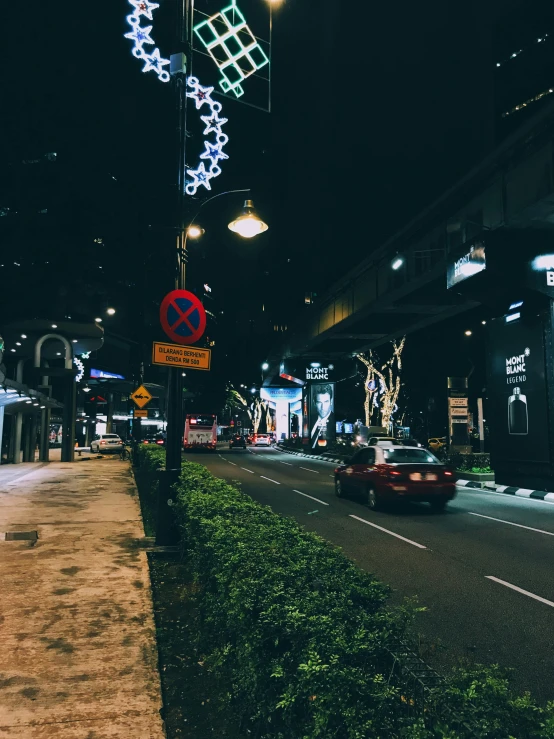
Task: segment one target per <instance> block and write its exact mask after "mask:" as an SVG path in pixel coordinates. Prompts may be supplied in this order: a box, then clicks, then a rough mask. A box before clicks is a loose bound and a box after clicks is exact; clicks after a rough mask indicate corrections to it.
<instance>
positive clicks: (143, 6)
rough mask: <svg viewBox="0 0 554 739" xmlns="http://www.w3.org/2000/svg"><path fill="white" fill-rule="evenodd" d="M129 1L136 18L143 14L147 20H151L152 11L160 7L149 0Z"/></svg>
mask: <svg viewBox="0 0 554 739" xmlns="http://www.w3.org/2000/svg"><path fill="white" fill-rule="evenodd" d="M129 2H130V3H131V5H134V6H135V13H136V16H137V18H139V17H140V16H141V15H143V16H144V17H145V18H148V20H149V21H151V20H153V18H152V11H153V10H156V8H159V7H160V4H159V3H151V2H150V1H149V0H129Z"/></svg>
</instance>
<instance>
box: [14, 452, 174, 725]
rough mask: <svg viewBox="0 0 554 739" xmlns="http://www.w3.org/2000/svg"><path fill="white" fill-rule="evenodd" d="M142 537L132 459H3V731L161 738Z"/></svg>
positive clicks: (148, 591)
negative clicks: (28, 461) (39, 461)
mask: <svg viewBox="0 0 554 739" xmlns="http://www.w3.org/2000/svg"><path fill="white" fill-rule="evenodd" d="M5 532H8V534H10V536H9V537H8V540H5V538H6V537H5V535H4V534H5ZM34 532H36V534H35V533H34ZM14 537H15V538H14ZM19 537H25V538H19ZM36 537H38V538H36ZM143 537H144V532H143V528H142V521H141V518H140V509H139V503H138V497H137V493H136V488H135V484H134V481H133V478H132V475H131V471H130V467H129V463H128V462H121V461H120V460H119V459H113V458H107V459H101V460H92V459H91V460H90V461H86V462H85V461H83V462H80V463H78V464H62V463H56V462H55V463H50V464H44V465H40V466H39V465H37V464H26V465H5V466H2V467H0V587H1V598H0V644H1V645H2V660H1V664H0V738H1V739H8V738H9V739H23V738H25V739H50V737H55V739H115V738H118V739H119V737H121V738H123V737H125V739H162V737H163V736H164V731H163V725H162V721H161V718H160V714H159V710H160V708H161V705H162V704H161V693H160V682H159V674H158V669H157V652H156V643H155V630H154V621H153V612H152V599H151V592H150V579H149V574H148V564H147V560H146V553H145V551H144V540H143Z"/></svg>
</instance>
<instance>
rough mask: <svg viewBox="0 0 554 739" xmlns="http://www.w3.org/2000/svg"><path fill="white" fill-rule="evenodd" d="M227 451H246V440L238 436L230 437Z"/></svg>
mask: <svg viewBox="0 0 554 739" xmlns="http://www.w3.org/2000/svg"><path fill="white" fill-rule="evenodd" d="M229 449H246V439H245V438H244V436H241V435H240V434H236V436H231V438H230V440H229Z"/></svg>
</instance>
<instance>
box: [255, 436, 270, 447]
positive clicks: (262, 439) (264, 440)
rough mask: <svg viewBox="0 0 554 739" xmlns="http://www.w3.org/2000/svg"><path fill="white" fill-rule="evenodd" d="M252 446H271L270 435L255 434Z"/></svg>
mask: <svg viewBox="0 0 554 739" xmlns="http://www.w3.org/2000/svg"><path fill="white" fill-rule="evenodd" d="M254 446H271V436H270V435H269V434H256V436H255V437H254Z"/></svg>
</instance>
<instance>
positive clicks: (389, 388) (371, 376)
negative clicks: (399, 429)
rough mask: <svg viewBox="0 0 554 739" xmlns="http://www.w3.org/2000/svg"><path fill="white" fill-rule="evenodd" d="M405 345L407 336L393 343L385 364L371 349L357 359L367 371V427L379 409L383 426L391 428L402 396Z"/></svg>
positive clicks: (365, 407)
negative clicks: (392, 419) (401, 379)
mask: <svg viewBox="0 0 554 739" xmlns="http://www.w3.org/2000/svg"><path fill="white" fill-rule="evenodd" d="M405 343H406V337H405V336H404V337H402V339H401V340H400V341H399V342H397V341H396V340H395V341H391V346H392V355H391V357H390V358H389V359H387V360H386V361H385V362H382V361H381V360H380V359H379V357H378V356H377V354H376V353H375V352H374V351H372V350H371V349H370V350H369V351H367V352H364V353H363V354H357V355H356V358H357V359H358V360H359V361H360V362H361V363H362V364H363V365H364V367H365V369H366V378H365V383H364V390H365V400H364V411H365V423H366V426H371V419H372V417H373V413H374V409H375V408H378V412H379V413H380V415H381V426H383V427H384V428H386V429H388V428H389V427H390V423H391V418H392V415H393V413H394V411H395V409H396V407H397V403H398V396H399V395H400V388H401V382H400V377H401V373H402V350H403V349H404V344H405Z"/></svg>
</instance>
